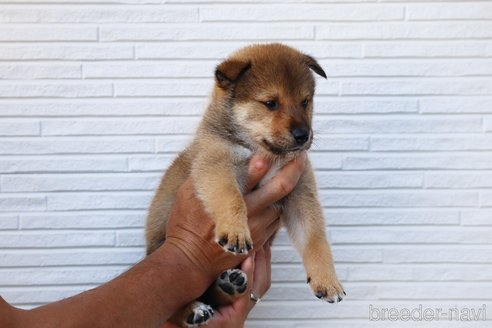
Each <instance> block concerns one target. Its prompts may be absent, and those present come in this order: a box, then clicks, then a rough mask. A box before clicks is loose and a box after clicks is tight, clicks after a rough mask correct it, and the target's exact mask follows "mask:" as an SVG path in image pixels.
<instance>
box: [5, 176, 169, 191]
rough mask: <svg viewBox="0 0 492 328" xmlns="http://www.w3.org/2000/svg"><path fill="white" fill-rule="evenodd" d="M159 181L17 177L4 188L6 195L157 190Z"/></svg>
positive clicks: (10, 178) (153, 178) (146, 178)
mask: <svg viewBox="0 0 492 328" xmlns="http://www.w3.org/2000/svg"><path fill="white" fill-rule="evenodd" d="M159 178H160V177H159V176H158V175H156V174H151V175H149V174H138V175H135V174H112V175H108V174H104V175H101V174H91V175H87V174H84V175H71V174H70V175H69V174H63V175H59V174H57V175H47V174H43V175H40V174H37V175H25V174H23V175H20V174H16V175H4V176H3V177H2V185H1V186H2V191H5V192H21V191H22V192H44V191H81V190H85V191H87V190H95V191H105V190H116V191H117V190H154V189H155V188H156V187H157V184H158V182H159Z"/></svg>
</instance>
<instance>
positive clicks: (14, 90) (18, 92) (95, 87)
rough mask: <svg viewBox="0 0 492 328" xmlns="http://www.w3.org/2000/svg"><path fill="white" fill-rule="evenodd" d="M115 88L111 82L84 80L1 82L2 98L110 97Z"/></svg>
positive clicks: (0, 92)
mask: <svg viewBox="0 0 492 328" xmlns="http://www.w3.org/2000/svg"><path fill="white" fill-rule="evenodd" d="M112 94H113V89H112V86H111V84H110V83H97V82H90V83H82V82H74V83H68V82H24V83H12V82H10V83H9V84H3V83H2V84H0V98H22V97H40V98H52V97H54V98H78V97H110V96H112Z"/></svg>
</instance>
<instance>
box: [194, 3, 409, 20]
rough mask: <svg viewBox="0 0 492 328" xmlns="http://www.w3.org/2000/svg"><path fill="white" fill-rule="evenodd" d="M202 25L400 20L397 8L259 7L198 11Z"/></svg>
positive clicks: (400, 11)
mask: <svg viewBox="0 0 492 328" xmlns="http://www.w3.org/2000/svg"><path fill="white" fill-rule="evenodd" d="M200 17H201V19H202V21H205V22H221V21H233V22H237V21H246V22H248V21H255V22H256V21H302V22H304V21H313V20H315V21H316V20H318V21H319V20H322V21H372V20H380V21H386V20H401V19H403V18H404V15H403V7H402V6H400V5H385V6H379V5H372V4H371V5H361V4H356V5H351V4H348V5H334V4H333V5H328V4H327V5H323V6H319V5H309V6H307V5H295V4H294V5H289V6H279V5H263V6H261V7H260V6H231V5H229V6H224V5H223V6H207V7H203V8H201V9H200Z"/></svg>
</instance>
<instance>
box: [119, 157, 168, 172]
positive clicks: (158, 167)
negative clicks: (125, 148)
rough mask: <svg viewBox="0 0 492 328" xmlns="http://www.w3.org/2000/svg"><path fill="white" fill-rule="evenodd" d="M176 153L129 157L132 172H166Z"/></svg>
mask: <svg viewBox="0 0 492 328" xmlns="http://www.w3.org/2000/svg"><path fill="white" fill-rule="evenodd" d="M175 158H176V155H159V156H151V157H149V156H139V157H133V156H130V157H129V158H128V165H129V171H130V172H164V170H165V169H166V168H167V167H168V166H169V165H171V163H172V161H173V160H174V159H175Z"/></svg>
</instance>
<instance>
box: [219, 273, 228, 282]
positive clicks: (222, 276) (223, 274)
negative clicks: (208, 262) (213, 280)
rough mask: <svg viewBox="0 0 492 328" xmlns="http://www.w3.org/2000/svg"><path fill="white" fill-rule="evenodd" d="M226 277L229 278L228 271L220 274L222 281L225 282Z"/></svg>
mask: <svg viewBox="0 0 492 328" xmlns="http://www.w3.org/2000/svg"><path fill="white" fill-rule="evenodd" d="M226 276H227V271H224V272H222V273H221V274H220V279H222V280H224V279H225V277H226Z"/></svg>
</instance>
